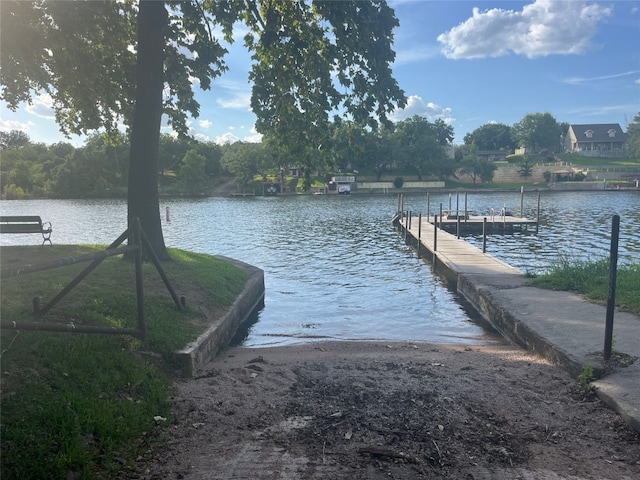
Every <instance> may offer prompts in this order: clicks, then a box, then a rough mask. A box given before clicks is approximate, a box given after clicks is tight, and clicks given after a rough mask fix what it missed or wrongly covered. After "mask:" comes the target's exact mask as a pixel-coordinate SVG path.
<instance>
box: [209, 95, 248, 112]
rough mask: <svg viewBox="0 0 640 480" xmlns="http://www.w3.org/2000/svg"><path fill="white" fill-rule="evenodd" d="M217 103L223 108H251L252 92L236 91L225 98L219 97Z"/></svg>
mask: <svg viewBox="0 0 640 480" xmlns="http://www.w3.org/2000/svg"><path fill="white" fill-rule="evenodd" d="M216 103H217V104H218V105H220V106H221V107H222V108H231V109H234V110H249V109H250V108H251V94H250V93H239V92H236V93H233V94H231V95H229V96H226V97H224V98H218V99H217V100H216Z"/></svg>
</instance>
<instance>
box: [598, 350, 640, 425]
mask: <svg viewBox="0 0 640 480" xmlns="http://www.w3.org/2000/svg"><path fill="white" fill-rule="evenodd" d="M638 379H640V360H636V361H635V362H634V363H633V364H632V365H629V366H627V367H625V368H623V369H621V370H619V371H617V372H615V373H612V374H610V375H607V376H606V377H603V378H601V379H599V380H596V381H594V382H593V383H592V385H593V386H594V387H595V389H596V390H595V391H596V395H597V396H598V398H600V400H602V401H603V402H604V403H606V404H607V405H608V406H609V408H611V409H612V410H614V411H615V412H616V413H617V414H618V415H620V417H621V418H622V419H623V420H624V421H625V423H626V424H627V425H629V426H630V427H631V428H633V429H635V430H636V431H637V432H640V407H639V406H638V404H637V402H634V401H633V400H632V398H631V389H632V388H636V389H637V388H638Z"/></svg>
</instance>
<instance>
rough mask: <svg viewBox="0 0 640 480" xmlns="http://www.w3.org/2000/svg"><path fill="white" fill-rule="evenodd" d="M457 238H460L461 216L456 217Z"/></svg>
mask: <svg viewBox="0 0 640 480" xmlns="http://www.w3.org/2000/svg"><path fill="white" fill-rule="evenodd" d="M456 237H457V238H460V215H456Z"/></svg>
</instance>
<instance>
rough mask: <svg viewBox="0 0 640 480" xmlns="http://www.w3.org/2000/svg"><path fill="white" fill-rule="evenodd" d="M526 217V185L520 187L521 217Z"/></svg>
mask: <svg viewBox="0 0 640 480" xmlns="http://www.w3.org/2000/svg"><path fill="white" fill-rule="evenodd" d="M522 217H524V185H523V186H521V187H520V218H522Z"/></svg>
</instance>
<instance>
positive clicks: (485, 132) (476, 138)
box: [464, 123, 515, 151]
mask: <svg viewBox="0 0 640 480" xmlns="http://www.w3.org/2000/svg"><path fill="white" fill-rule="evenodd" d="M464 143H465V145H471V144H474V145H476V147H477V149H478V150H506V151H513V149H514V148H515V142H514V141H513V138H512V137H511V127H510V126H509V125H505V124H503V123H485V124H484V125H481V126H480V127H478V128H476V129H475V130H474V131H473V132H469V133H467V134H466V135H465V136H464Z"/></svg>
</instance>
